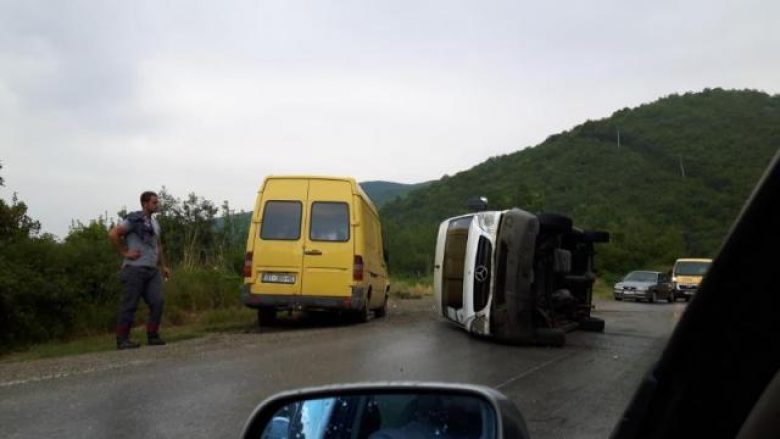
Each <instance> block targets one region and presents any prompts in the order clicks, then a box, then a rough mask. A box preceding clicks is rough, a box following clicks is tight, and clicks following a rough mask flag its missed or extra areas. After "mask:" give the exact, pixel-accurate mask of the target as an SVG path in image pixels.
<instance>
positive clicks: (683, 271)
mask: <svg viewBox="0 0 780 439" xmlns="http://www.w3.org/2000/svg"><path fill="white" fill-rule="evenodd" d="M709 268H710V262H695V261H680V262H678V263H677V265H676V266H675V267H674V274H676V275H678V276H704V274H706V273H707V270H708V269H709Z"/></svg>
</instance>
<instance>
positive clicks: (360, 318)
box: [355, 295, 371, 323]
mask: <svg viewBox="0 0 780 439" xmlns="http://www.w3.org/2000/svg"><path fill="white" fill-rule="evenodd" d="M368 302H369V296H368V295H366V298H365V300H363V308H361V309H360V310H359V311H357V312H355V321H356V322H358V323H365V322H367V321H368V318H369V316H370V315H371V308H369V307H368V306H369V305H368Z"/></svg>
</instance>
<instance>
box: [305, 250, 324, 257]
mask: <svg viewBox="0 0 780 439" xmlns="http://www.w3.org/2000/svg"><path fill="white" fill-rule="evenodd" d="M303 254H304V255H308V256H322V252H321V251H319V250H314V249H312V250H304V252H303Z"/></svg>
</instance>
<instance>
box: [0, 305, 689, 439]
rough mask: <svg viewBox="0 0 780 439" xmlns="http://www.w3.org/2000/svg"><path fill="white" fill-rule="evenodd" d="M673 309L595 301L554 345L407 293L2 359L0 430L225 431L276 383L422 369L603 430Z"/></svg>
mask: <svg viewBox="0 0 780 439" xmlns="http://www.w3.org/2000/svg"><path fill="white" fill-rule="evenodd" d="M399 303H400V302H399ZM684 308H685V305H684V304H682V303H677V304H656V305H650V304H643V303H621V302H600V303H598V304H597V312H596V313H595V315H597V316H599V317H602V318H604V319H606V321H607V327H606V331H605V333H603V334H598V333H586V332H579V331H577V332H574V333H570V334H569V336H568V340H567V344H566V346H565V347H563V348H528V347H511V346H504V345H499V344H495V343H492V342H489V341H486V340H482V339H478V338H475V337H472V336H469V335H468V334H466V333H465V332H462V331H461V330H459V329H457V328H455V327H453V326H451V325H449V324H447V323H445V322H443V321H441V320H439V319H436V318H435V317H433V316H432V314H431V311H430V301H429V300H417V301H403V303H400V304H399V307H398V309H396V310H395V312H392V311H391V313H390V315H389V316H388V317H387V318H385V319H379V320H372V321H370V322H369V323H366V324H362V325H349V326H335V325H326V326H325V327H313V325H312V324H311V323H305V322H304V323H302V324H298V323H296V324H289V325H286V327H282V328H279V329H276V330H274V331H273V332H263V333H252V332H250V333H243V334H220V335H214V336H209V337H206V338H202V339H198V340H190V341H186V342H180V343H176V344H173V345H169V346H165V347H161V348H147V347H145V348H142V349H140V350H136V351H122V352H104V353H100V354H90V355H84V356H79V357H71V358H64V359H54V360H41V361H37V362H32V363H27V364H19V363H10V364H9V363H6V364H0V437H4V438H15V437H65V436H67V437H95V438H102V437H147V438H148V437H188V438H192V437H236V436H238V434H239V433H240V431H241V429H242V427H243V424H244V421H245V419H246V417H247V416H248V415H249V414H250V413H251V411H252V409H253V408H254V407H255V406H256V404H257V403H258V402H259V401H260V400H262V399H263V398H264V397H266V396H269V395H271V394H273V393H275V392H278V391H281V390H286V389H292V388H297V387H302V386H313V385H322V384H332V383H342V382H356V381H377V380H405V381H406V380H433V381H448V382H464V383H474V384H483V385H487V386H491V387H494V388H497V389H498V390H500V391H501V392H503V393H504V394H506V395H507V396H508V397H510V398H511V399H512V400H514V401H515V402H516V403H517V405H518V407H519V409H520V411H521V412H522V413H523V415H524V416H525V418H526V422H527V424H528V427H529V429H530V431H531V437H532V438H555V437H562V438H563V437H580V438H590V437H593V438H602V437H607V436H608V435H609V433H610V431H611V430H612V428H613V426H614V424H615V422H616V421H617V419H618V418H619V416H620V415H621V414H622V411H623V408H624V407H625V405H626V403H627V402H628V400H629V399H630V398H631V396H632V394H633V390H634V388H635V387H636V385H637V383H638V382H639V380H640V378H641V377H642V375H643V374H644V373H645V372H646V371H647V370H648V368H649V367H650V365H651V364H652V363H653V361H655V359H657V358H658V356H659V355H660V351H661V349H662V348H663V346H664V344H665V343H666V340H667V339H668V337H669V335H670V333H671V331H672V329H673V327H674V325H675V323H676V321H677V319H678V318H679V316H680V315H681V313H682V312H683V311H684Z"/></svg>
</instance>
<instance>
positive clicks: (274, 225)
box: [253, 179, 309, 295]
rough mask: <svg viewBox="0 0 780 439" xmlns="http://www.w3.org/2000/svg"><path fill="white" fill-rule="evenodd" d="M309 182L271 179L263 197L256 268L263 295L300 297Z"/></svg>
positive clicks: (259, 215)
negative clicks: (297, 295)
mask: <svg viewBox="0 0 780 439" xmlns="http://www.w3.org/2000/svg"><path fill="white" fill-rule="evenodd" d="M308 190H309V182H308V181H307V180H303V179H269V180H268V181H267V182H266V184H265V186H264V188H263V193H262V194H261V200H262V205H261V206H260V211H259V212H258V220H259V221H260V224H259V226H260V227H259V229H260V231H259V233H258V235H259V236H257V237H256V238H255V246H254V265H255V267H256V270H257V273H258V274H257V281H256V282H257V287H255V288H253V290H256V291H257V292H260V293H265V294H280V295H293V294H300V293H301V287H302V275H303V270H302V264H303V246H304V235H305V233H304V232H303V230H304V218H305V217H306V197H307V194H308Z"/></svg>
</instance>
